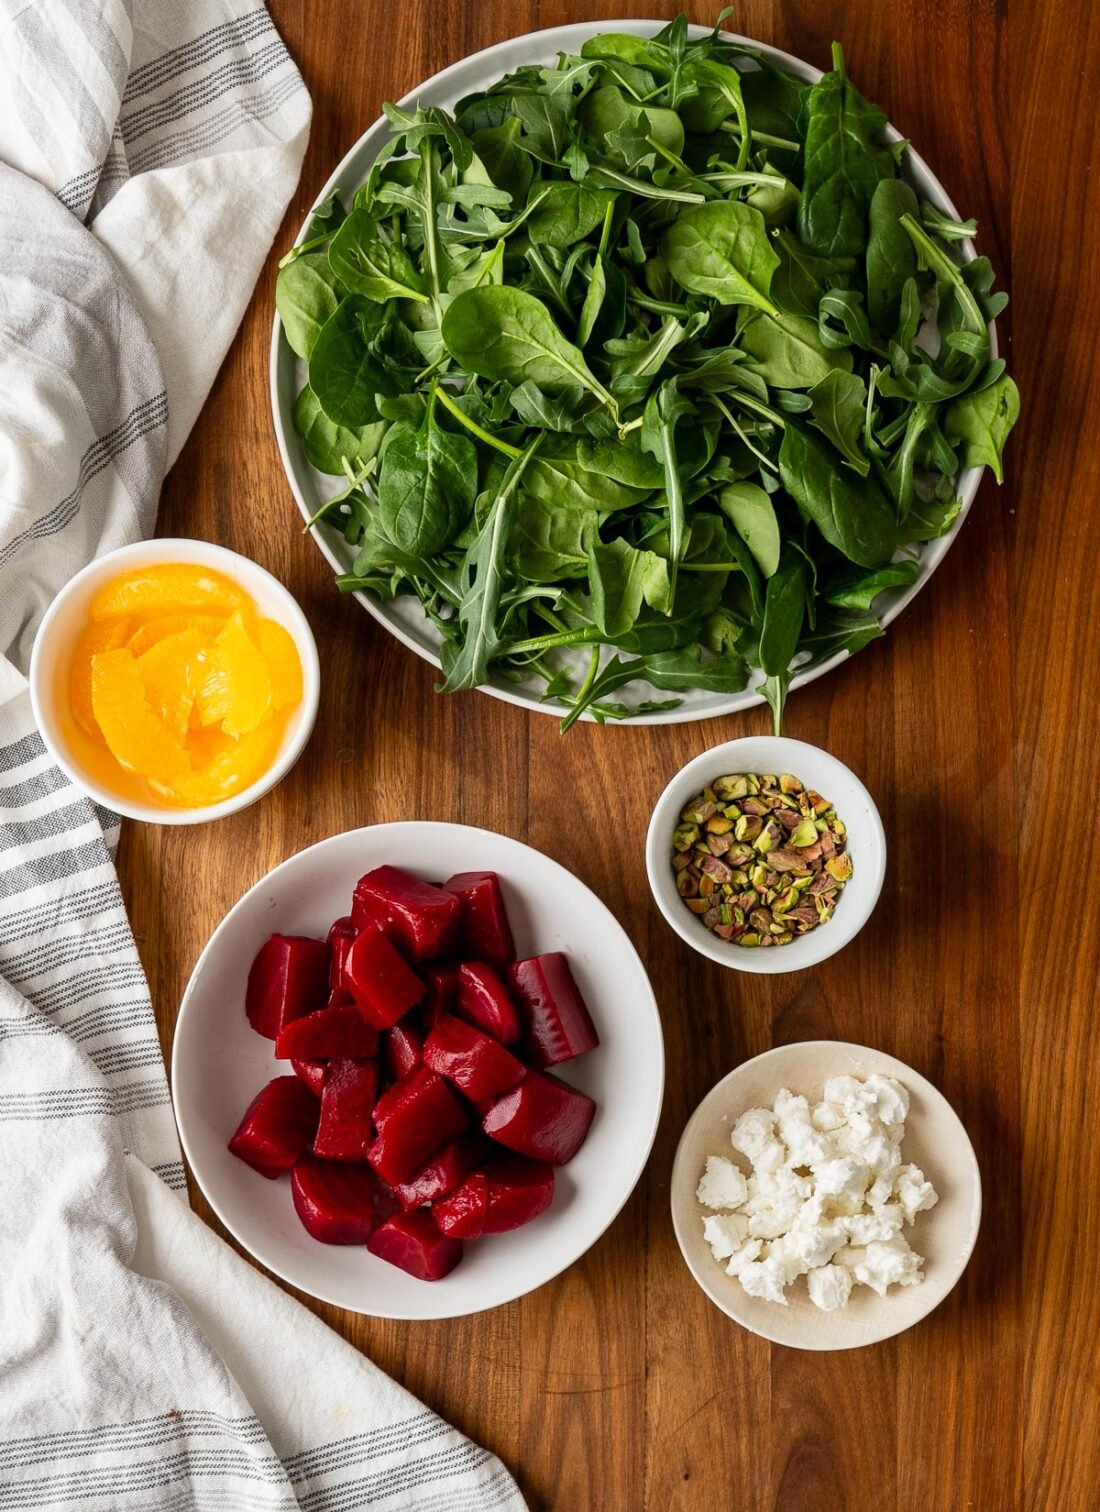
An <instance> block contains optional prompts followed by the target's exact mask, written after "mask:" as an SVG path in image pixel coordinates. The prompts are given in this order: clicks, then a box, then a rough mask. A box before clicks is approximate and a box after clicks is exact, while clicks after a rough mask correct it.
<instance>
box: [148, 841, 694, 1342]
mask: <svg viewBox="0 0 1100 1512" xmlns="http://www.w3.org/2000/svg"><path fill="white" fill-rule="evenodd" d="M409 830H417V831H430V832H431V833H432V834H433V835H438V834H439V831H440V830H448V831H453V832H456V833H457V834H458V835H460V836H462V837H464V838H465V839H466V840H467V841H468V842H471V843H472V842H473V841H475V840H476V839H477V838H478V837H480V836H485V835H491V836H492V837H493V838H494V839H495V840H503V841H506V842H507V843H508V845H510V846H515V847H518V849H519V851H520V852H534V854H535V855H537V856H538V857H539V859H540V861H542V862H545V863H546V864H547V865H548V866H550V867H552V868H553V869H554V870H555V871H557V872H558V873H560V874H561V875H562V877H563V878H564V879H567V880H568V882H569V883H570V884H572V885H573V886H574V887H576V888H579V889H581V891H582V893H584V894H585V895H586V898H587V901H588V902H589V903H591V902H593V901H594V902H595V903H596V904H597V905H598V907H599V908H600V909H601V910H602V911H603V913H604V914H605V915H606V916H607V919H608V921H609V922H610V923H611V924H613V925H614V927H615V928H616V929H617V930H618V931H619V933H620V935H621V937H622V942H623V945H624V948H625V949H626V951H627V952H628V953H629V956H630V958H631V959H632V960H633V962H634V964H635V965H636V967H637V970H638V973H639V979H640V983H644V986H645V992H644V994H635V996H634V997H633V999H632V1004H633V1008H634V1010H635V1011H637V1009H638V1007H639V1005H640V1004H643V1003H644V1005H645V1007H646V1008H647V1009H648V1010H649V1013H650V1015H651V1016H652V1022H653V1028H654V1029H655V1031H656V1033H655V1037H654V1052H655V1055H654V1063H653V1068H654V1074H655V1087H656V1096H655V1097H654V1100H653V1102H654V1106H653V1109H652V1112H651V1115H650V1120H649V1127H648V1132H647V1133H646V1136H645V1138H644V1139H642V1140H641V1141H640V1142H639V1143H638V1144H637V1145H636V1147H635V1149H636V1152H637V1154H636V1158H635V1160H634V1162H633V1164H632V1168H631V1174H630V1180H629V1183H627V1184H626V1185H625V1188H624V1191H623V1194H622V1196H621V1198H620V1199H619V1200H618V1202H617V1203H616V1204H615V1206H614V1207H613V1208H612V1209H611V1210H610V1211H609V1212H608V1213H607V1215H606V1217H605V1219H604V1221H603V1223H602V1226H601V1227H600V1229H599V1231H598V1232H597V1233H594V1234H593V1235H592V1236H591V1237H590V1238H589V1239H588V1240H587V1241H586V1242H585V1243H584V1244H583V1246H582V1247H581V1248H580V1249H577V1250H576V1251H575V1252H574V1253H572V1254H571V1255H570V1256H569V1258H568V1259H566V1260H564V1261H563V1262H562V1264H561V1265H560V1266H558V1268H557V1269H556V1270H555V1271H553V1272H552V1273H551V1274H550V1275H548V1276H545V1277H543V1278H542V1279H541V1280H539V1281H536V1282H534V1283H532V1284H530V1285H527V1284H524V1285H522V1286H520V1287H519V1288H518V1289H512V1290H509V1291H508V1292H507V1295H505V1296H503V1297H498V1298H496V1299H495V1300H492V1301H489V1302H485V1303H477V1304H475V1305H473V1306H468V1307H465V1306H464V1307H459V1308H458V1309H457V1310H453V1311H450V1312H447V1313H445V1314H438V1315H437V1314H432V1315H430V1317H428V1318H427V1319H424V1315H423V1314H421V1313H410V1312H408V1311H407V1310H402V1309H400V1308H385V1307H378V1306H372V1307H371V1308H370V1309H369V1310H368V1309H366V1308H352V1307H349V1306H348V1303H347V1301H346V1300H345V1299H343V1298H341V1297H338V1296H334V1295H332V1294H331V1293H327V1292H326V1291H325V1290H324V1289H323V1288H318V1287H316V1286H314V1285H312V1284H306V1283H304V1282H303V1281H302V1279H301V1277H299V1276H296V1275H291V1274H289V1273H288V1270H289V1268H288V1267H283V1266H281V1265H278V1264H274V1263H273V1262H272V1261H271V1259H269V1258H267V1257H266V1256H265V1257H261V1256H260V1255H259V1254H257V1252H256V1250H255V1249H254V1247H253V1245H252V1243H251V1242H250V1241H249V1240H248V1238H246V1237H245V1235H244V1234H243V1233H241V1232H240V1230H239V1228H238V1226H237V1224H236V1221H235V1219H234V1217H233V1216H232V1215H231V1214H229V1213H227V1212H225V1211H223V1208H222V1206H221V1204H220V1202H219V1201H218V1200H216V1199H215V1198H214V1196H213V1195H212V1194H211V1192H210V1191H209V1190H208V1189H207V1186H206V1185H205V1183H204V1181H203V1178H202V1174H201V1173H200V1166H199V1165H197V1164H196V1162H195V1158H194V1154H193V1152H192V1148H191V1144H190V1142H189V1140H188V1135H187V1129H186V1123H187V1119H186V1114H184V1113H183V1112H182V1109H183V1100H182V1099H181V1097H180V1095H179V1080H178V1078H179V1075H180V1070H179V1063H180V1045H181V1043H182V1040H183V1035H182V1034H181V1028H183V1026H184V1024H185V1021H186V1015H187V1013H188V1009H189V1008H190V1006H191V1003H192V1002H193V1000H194V997H195V994H196V992H197V982H198V979H199V975H200V972H201V971H202V969H203V967H204V965H205V964H206V963H207V961H208V960H209V958H210V957H211V956H212V955H213V954H214V953H215V951H216V950H217V949H218V948H219V942H220V939H221V936H222V934H223V932H224V931H225V930H226V929H227V927H228V925H229V923H230V920H231V919H232V918H233V917H234V915H235V914H236V913H237V912H238V911H239V910H240V909H241V908H242V907H243V906H244V904H245V902H246V901H247V900H248V899H249V898H250V897H251V896H252V895H253V894H254V893H256V892H257V891H259V890H260V889H262V888H266V887H268V886H269V885H270V884H271V882H272V879H273V878H275V877H276V876H277V875H278V874H279V873H281V872H286V871H288V870H291V869H293V868H294V867H295V865H297V864H299V863H300V862H301V860H302V858H303V857H304V856H306V855H308V854H310V853H311V852H313V851H317V850H320V849H322V848H323V847H326V846H330V845H332V844H333V843H334V842H336V841H342V840H345V839H346V837H349V836H362V835H367V834H370V835H372V836H374V838H375V839H376V840H377V839H380V838H384V839H388V838H389V836H391V835H392V836H393V837H394V839H395V841H396V840H398V839H399V838H400V836H401V835H404V834H407V833H408V831H409ZM381 832H386V833H385V836H384V837H383V836H382V833H381ZM521 859H522V857H521ZM277 1064H278V1063H277ZM666 1070H667V1058H666V1054H665V1039H664V1026H663V1024H662V1021H661V1010H660V1006H659V1004H658V1002H657V995H656V993H655V992H654V990H653V983H652V982H651V981H650V978H649V972H648V971H647V970H646V966H645V962H644V961H643V960H642V958H641V955H640V954H639V952H638V950H637V948H636V947H635V945H634V942H633V940H631V938H630V936H629V935H628V934H627V932H626V930H625V929H624V928H623V926H622V924H620V922H619V920H618V919H617V918H616V917H615V915H614V914H613V913H612V912H611V909H610V908H609V907H608V906H607V904H606V903H605V902H604V901H603V899H602V898H601V897H600V895H599V894H598V893H597V892H595V891H594V890H593V889H592V888H591V887H589V886H588V884H587V882H584V881H582V880H581V878H580V877H578V876H577V875H576V873H575V872H571V871H570V870H569V868H568V867H567V866H563V865H562V863H561V862H560V861H555V860H554V858H553V857H552V856H548V855H547V854H546V852H545V851H540V850H538V849H537V847H535V846H533V845H529V844H528V843H527V841H525V840H517V839H516V838H515V836H513V835H509V834H506V833H505V832H504V831H503V830H491V829H486V828H485V827H484V826H481V825H473V824H456V823H451V822H450V821H446V820H440V821H438V822H437V821H435V820H431V819H394V820H388V821H385V822H383V823H380V824H366V825H360V826H358V827H356V828H355V829H350V830H339V831H337V833H336V834H334V835H327V836H326V837H325V838H324V839H323V840H317V841H314V843H313V844H312V845H307V846H303V847H302V849H301V850H298V851H295V852H294V853H293V854H292V855H290V856H287V857H286V858H285V860H283V861H280V862H279V863H278V865H276V866H273V867H272V868H271V870H270V871H268V872H265V873H264V875H263V876H262V877H259V878H257V880H256V881H255V882H254V883H253V884H252V886H251V887H249V888H248V889H247V890H246V891H245V892H243V893H242V894H241V896H240V897H239V898H238V899H237V901H236V902H235V903H234V904H233V905H232V907H231V908H229V909H228V910H227V912H226V913H225V914H224V915H223V917H222V918H221V919H220V920H219V922H218V924H217V925H216V926H215V928H214V930H213V931H212V933H211V935H210V937H209V939H208V940H207V942H206V944H205V945H204V946H203V949H202V951H201V952H200V954H199V957H198V959H197V960H196V962H195V964H194V966H193V967H192V969H191V975H190V976H189V977H188V980H187V985H186V987H185V988H184V991H183V996H182V997H181V999H180V1006H179V1011H178V1014H177V1016H176V1023H175V1028H174V1030H173V1034H172V1053H171V1064H170V1068H169V1076H170V1085H171V1090H172V1108H173V1113H174V1115H175V1119H176V1127H177V1129H178V1131H179V1137H180V1145H181V1147H182V1149H183V1154H184V1158H185V1159H186V1161H187V1164H188V1167H189V1168H190V1170H191V1174H192V1175H193V1177H194V1178H195V1181H196V1183H197V1185H198V1187H199V1189H200V1190H201V1192H202V1194H203V1196H204V1197H205V1198H206V1200H207V1202H209V1204H210V1206H211V1208H212V1209H213V1210H214V1212H215V1214H216V1215H217V1217H218V1219H219V1221H220V1222H221V1223H222V1224H223V1225H224V1226H225V1228H226V1229H227V1230H228V1231H229V1232H230V1233H231V1234H232V1235H233V1237H234V1239H236V1241H237V1242H238V1244H240V1245H241V1246H242V1248H243V1249H244V1250H245V1251H246V1252H247V1253H248V1254H249V1255H250V1256H251V1257H252V1258H253V1259H254V1260H255V1261H256V1262H257V1263H258V1264H260V1265H262V1266H263V1267H264V1268H265V1269H266V1270H268V1271H270V1272H271V1273H272V1274H273V1275H275V1276H278V1277H279V1278H280V1279H281V1280H283V1281H286V1282H288V1283H289V1284H290V1285H291V1286H294V1287H297V1288H298V1290H299V1291H303V1292H305V1293H306V1294H307V1295H308V1296H311V1297H315V1298H317V1300H318V1301H321V1302H326V1303H329V1304H330V1305H332V1306H335V1307H342V1308H344V1309H345V1310H346V1311H348V1312H356V1313H358V1314H359V1315H360V1316H363V1317H375V1318H393V1319H397V1320H399V1321H406V1322H418V1321H433V1322H441V1321H444V1320H445V1319H447V1318H459V1317H470V1316H474V1315H476V1314H478V1313H482V1312H489V1311H491V1310H492V1309H493V1308H496V1307H503V1306H505V1305H506V1304H507V1303H509V1302H514V1301H516V1300H517V1299H518V1298H520V1297H525V1296H527V1295H528V1294H529V1293H530V1292H532V1291H537V1290H538V1289H539V1288H540V1287H542V1286H546V1285H548V1284H549V1283H550V1282H551V1281H554V1280H556V1279H557V1277H558V1276H561V1275H562V1274H563V1273H564V1272H565V1271H567V1270H568V1269H570V1267H571V1266H573V1265H575V1264H576V1263H577V1261H578V1260H580V1259H581V1258H582V1257H583V1256H584V1255H586V1254H587V1253H588V1251H589V1250H590V1249H592V1248H593V1246H594V1245H596V1244H597V1243H598V1242H599V1241H600V1239H602V1238H603V1236H604V1234H606V1233H607V1231H608V1229H609V1228H610V1227H611V1225H612V1224H613V1223H614V1222H615V1220H616V1218H618V1216H619V1214H620V1213H621V1212H622V1210H623V1208H624V1207H625V1206H626V1204H627V1203H628V1202H629V1201H630V1198H631V1197H632V1196H633V1195H634V1192H635V1191H636V1190H637V1186H638V1183H639V1181H640V1180H641V1178H642V1175H643V1174H644V1172H645V1168H646V1166H647V1164H648V1162H649V1157H650V1154H651V1153H652V1150H653V1145H654V1143H655V1141H656V1138H657V1130H658V1127H659V1125H660V1121H661V1113H662V1111H663V1109H664V1097H665V1082H666Z"/></svg>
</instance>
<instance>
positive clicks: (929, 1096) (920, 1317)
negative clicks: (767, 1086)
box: [669, 1039, 983, 1354]
mask: <svg viewBox="0 0 1100 1512" xmlns="http://www.w3.org/2000/svg"><path fill="white" fill-rule="evenodd" d="M795 1049H797V1050H798V1051H806V1050H818V1051H820V1052H821V1053H822V1055H823V1056H824V1055H829V1054H834V1055H835V1054H837V1053H838V1052H846V1053H847V1054H849V1055H852V1056H855V1057H859V1058H862V1057H867V1056H870V1057H871V1058H872V1059H874V1060H876V1061H881V1060H882V1059H886V1060H888V1061H891V1062H893V1063H894V1065H895V1066H896V1067H898V1068H899V1070H898V1071H897V1072H896V1073H891V1074H895V1075H896V1076H897V1079H898V1080H902V1079H903V1078H905V1079H906V1081H905V1084H906V1089H907V1090H908V1091H916V1092H919V1094H920V1096H921V1098H922V1100H927V1101H929V1102H931V1103H933V1104H938V1105H940V1108H941V1111H942V1110H943V1109H946V1111H947V1113H948V1114H949V1115H950V1117H951V1119H953V1120H954V1123H955V1125H956V1126H957V1129H958V1134H959V1136H960V1144H959V1154H960V1155H962V1156H963V1157H965V1163H966V1169H967V1172H968V1174H969V1176H970V1187H971V1202H970V1227H969V1229H968V1232H967V1236H966V1242H965V1245H964V1246H963V1248H962V1249H961V1250H960V1252H959V1255H958V1258H957V1259H956V1260H955V1261H953V1266H954V1269H955V1274H954V1275H953V1276H952V1277H951V1280H950V1281H949V1282H948V1283H947V1285H946V1286H945V1287H944V1288H943V1290H942V1291H941V1292H939V1294H938V1295H937V1294H936V1293H935V1292H931V1293H929V1300H928V1305H927V1306H926V1307H923V1308H922V1309H921V1310H920V1311H918V1312H917V1314H916V1316H915V1317H910V1318H909V1319H908V1320H907V1321H905V1322H899V1324H898V1326H897V1327H896V1328H889V1329H887V1330H886V1331H885V1332H882V1333H878V1334H876V1335H875V1337H874V1338H870V1339H853V1340H852V1341H851V1342H850V1343H840V1344H836V1343H830V1344H824V1343H813V1342H806V1343H797V1344H795V1343H792V1342H791V1340H790V1339H782V1338H777V1337H775V1335H774V1334H773V1333H771V1332H769V1331H768V1329H767V1328H766V1327H756V1326H754V1325H753V1324H752V1323H749V1322H746V1321H745V1319H743V1318H739V1317H736V1316H735V1315H734V1314H733V1313H732V1312H730V1311H729V1309H728V1308H727V1307H726V1306H725V1305H724V1304H723V1302H722V1301H721V1300H720V1298H719V1297H718V1296H716V1295H715V1291H714V1290H713V1289H712V1288H711V1285H710V1284H709V1283H710V1280H711V1277H709V1276H708V1275H707V1274H705V1273H704V1274H703V1275H700V1273H699V1271H698V1270H697V1269H696V1267H695V1265H694V1263H693V1260H692V1256H691V1254H690V1252H689V1243H688V1240H687V1237H686V1235H685V1234H683V1233H682V1232H681V1225H680V1222H679V1220H678V1215H677V1202H676V1198H677V1194H678V1193H680V1192H682V1191H683V1189H684V1182H685V1179H686V1180H691V1177H690V1175H689V1174H688V1173H687V1145H688V1136H689V1133H690V1132H691V1130H692V1126H693V1124H694V1123H695V1121H696V1119H697V1118H699V1116H700V1115H701V1113H702V1111H703V1108H704V1106H705V1105H706V1104H707V1103H709V1102H710V1100H711V1098H712V1097H715V1096H716V1095H717V1094H718V1093H720V1092H721V1091H722V1089H723V1088H724V1087H726V1086H727V1085H728V1084H729V1083H730V1082H731V1081H732V1080H733V1078H734V1077H736V1076H738V1075H740V1074H741V1073H743V1072H745V1071H746V1070H748V1069H749V1067H753V1066H757V1067H758V1066H759V1065H760V1064H761V1063H763V1062H769V1061H771V1060H773V1059H774V1060H776V1061H777V1062H780V1061H782V1059H783V1057H784V1056H785V1055H786V1054H788V1053H789V1052H790V1051H791V1050H795ZM777 1090H778V1084H777ZM697 1179H698V1178H695V1180H696V1182H697ZM982 1201H983V1197H982V1172H981V1167H980V1165H979V1164H978V1157H977V1154H976V1152H975V1150H974V1144H973V1141H972V1140H971V1138H970V1135H969V1133H968V1132H967V1128H966V1125H965V1124H964V1123H963V1121H962V1119H961V1118H960V1117H959V1114H958V1113H957V1112H956V1110H955V1108H954V1106H953V1105H952V1103H951V1102H950V1100H949V1099H948V1098H947V1097H946V1096H945V1094H944V1093H943V1092H941V1091H940V1089H939V1088H938V1087H937V1086H936V1085H935V1083H934V1082H931V1081H929V1080H928V1078H927V1077H926V1076H923V1075H922V1074H921V1073H920V1072H919V1071H917V1070H916V1069H915V1068H914V1067H913V1066H910V1065H909V1064H908V1063H907V1062H905V1061H903V1060H901V1059H900V1058H899V1057H898V1056H896V1055H892V1054H891V1053H890V1052H889V1051H888V1050H877V1049H875V1048H874V1046H872V1045H857V1044H855V1043H853V1042H852V1041H850V1040H828V1039H811V1040H792V1041H789V1042H788V1043H787V1044H784V1045H773V1046H772V1047H771V1048H770V1049H768V1050H763V1051H761V1052H760V1054H759V1055H753V1056H750V1057H749V1058H748V1060H744V1061H741V1062H740V1064H739V1065H736V1066H733V1067H732V1068H731V1069H730V1070H729V1071H727V1072H726V1074H725V1075H724V1076H723V1077H721V1078H719V1080H718V1081H716V1082H715V1083H714V1085H713V1087H711V1088H710V1089H709V1091H707V1092H706V1093H704V1095H703V1096H702V1097H701V1098H700V1099H699V1102H698V1103H697V1104H696V1106H695V1108H694V1109H693V1110H692V1113H691V1116H690V1117H689V1119H688V1120H687V1122H686V1123H685V1124H684V1128H683V1131H682V1133H681V1135H680V1138H679V1140H678V1141H677V1144H676V1154H675V1155H674V1156H673V1160H672V1174H671V1177H670V1179H669V1207H670V1211H671V1217H672V1227H673V1231H674V1233H675V1235H676V1243H677V1244H678V1245H679V1248H680V1254H681V1256H682V1258H683V1261H684V1264H685V1265H686V1266H687V1269H688V1271H689V1272H690V1274H691V1277H692V1279H693V1280H694V1281H695V1283H696V1285H697V1286H698V1287H699V1289H700V1291H702V1292H703V1294H704V1295H705V1296H706V1297H707V1298H708V1299H709V1300H710V1301H711V1302H712V1303H713V1304H714V1306H715V1307H717V1308H718V1310H719V1311H720V1312H722V1313H724V1314H725V1316H726V1317H727V1318H730V1319H731V1320H732V1321H733V1322H734V1323H736V1324H738V1325H739V1327H741V1328H744V1329H747V1330H748V1332H749V1333H752V1334H755V1335H756V1336H757V1337H758V1338H762V1339H767V1340H768V1341H769V1343H772V1344H779V1345H781V1346H782V1347H783V1348H785V1349H804V1350H806V1351H808V1352H813V1353H818V1354H832V1353H841V1352H842V1351H846V1350H849V1349H862V1348H866V1347H870V1346H872V1345H874V1344H881V1343H882V1342H883V1341H884V1340H886V1339H893V1338H896V1337H897V1336H898V1335H899V1334H902V1333H907V1332H908V1330H909V1329H910V1328H914V1327H915V1326H916V1325H917V1324H918V1323H922V1322H923V1321H924V1319H925V1318H927V1317H928V1315H929V1314H930V1313H932V1312H935V1310H936V1308H937V1307H939V1306H940V1304H941V1303H942V1302H944V1301H946V1300H947V1298H948V1297H949V1296H950V1295H951V1293H952V1292H953V1291H954V1289H955V1287H956V1286H957V1285H958V1284H959V1281H960V1280H961V1279H962V1276H963V1273H964V1271H965V1270H966V1267H967V1266H968V1265H969V1264H970V1260H971V1257H972V1255H973V1253H974V1247H975V1245H976V1244H977V1242H978V1234H979V1232H980V1231H981V1223H982ZM718 1273H719V1274H723V1272H721V1271H718ZM765 1316H766V1315H765Z"/></svg>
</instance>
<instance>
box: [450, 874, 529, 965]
mask: <svg viewBox="0 0 1100 1512" xmlns="http://www.w3.org/2000/svg"><path fill="white" fill-rule="evenodd" d="M443 886H444V887H445V888H446V889H447V891H448V892H451V893H454V895H455V897H456V898H457V899H458V901H459V903H460V904H461V911H460V913H459V916H458V929H459V939H460V942H461V954H462V955H463V956H465V957H466V959H467V960H469V961H488V962H489V963H490V964H491V965H493V966H507V965H508V963H509V962H510V961H514V960H515V958H516V947H515V944H514V942H513V940H512V928H511V925H510V924H509V923H508V912H507V910H506V909H505V907H504V894H503V893H502V892H501V890H500V879H499V877H498V876H497V874H496V872H491V871H487V872H459V873H458V874H457V875H456V876H454V877H452V878H451V879H450V881H448V882H444V884H443Z"/></svg>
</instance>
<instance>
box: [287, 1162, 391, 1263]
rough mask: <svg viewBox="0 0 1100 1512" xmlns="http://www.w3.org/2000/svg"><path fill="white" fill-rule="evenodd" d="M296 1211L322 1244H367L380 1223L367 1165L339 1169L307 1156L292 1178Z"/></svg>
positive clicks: (373, 1181) (332, 1164)
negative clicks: (376, 1225)
mask: <svg viewBox="0 0 1100 1512" xmlns="http://www.w3.org/2000/svg"><path fill="white" fill-rule="evenodd" d="M290 1190H291V1194H292V1195H293V1198H294V1211H295V1212H296V1213H297V1214H298V1217H299V1218H300V1219H301V1220H302V1226H303V1228H305V1229H306V1231H307V1232H308V1233H310V1234H312V1236H313V1238H314V1239H319V1240H320V1241H321V1243H322V1244H366V1242H367V1240H368V1239H369V1238H370V1236H371V1234H372V1233H373V1232H374V1226H375V1223H376V1222H377V1219H378V1214H377V1188H376V1186H375V1180H374V1172H373V1171H372V1170H371V1168H370V1166H368V1165H336V1164H334V1163H333V1162H332V1161H330V1160H318V1159H317V1158H316V1157H315V1156H312V1155H307V1156H305V1157H304V1158H303V1159H302V1160H300V1161H299V1162H298V1164H297V1165H296V1166H295V1167H294V1170H293V1171H292V1172H291V1175H290Z"/></svg>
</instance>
